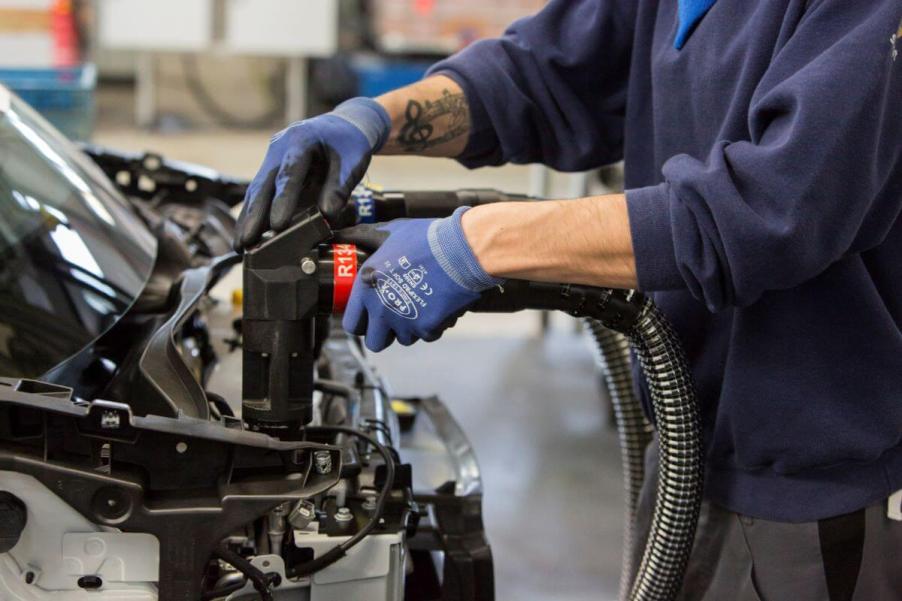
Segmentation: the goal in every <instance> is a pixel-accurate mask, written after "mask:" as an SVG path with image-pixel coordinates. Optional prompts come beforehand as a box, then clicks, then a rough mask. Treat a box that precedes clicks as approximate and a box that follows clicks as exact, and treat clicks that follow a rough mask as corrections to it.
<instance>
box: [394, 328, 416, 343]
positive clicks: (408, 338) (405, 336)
mask: <svg viewBox="0 0 902 601" xmlns="http://www.w3.org/2000/svg"><path fill="white" fill-rule="evenodd" d="M395 337H396V338H397V339H398V343H399V344H400V345H401V346H411V345H412V344H413V343H414V342H416V341H417V340H419V339H420V337H419V336H417V335H416V334H414V333H413V332H409V331H408V332H395Z"/></svg>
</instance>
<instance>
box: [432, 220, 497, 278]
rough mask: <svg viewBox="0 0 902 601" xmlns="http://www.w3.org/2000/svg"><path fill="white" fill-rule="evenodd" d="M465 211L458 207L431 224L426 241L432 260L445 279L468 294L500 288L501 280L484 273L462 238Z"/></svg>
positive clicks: (468, 245)
mask: <svg viewBox="0 0 902 601" xmlns="http://www.w3.org/2000/svg"><path fill="white" fill-rule="evenodd" d="M469 209H470V207H459V208H458V209H457V210H456V211H454V213H453V214H452V215H451V216H450V217H446V218H444V219H436V220H435V221H433V222H432V223H431V224H430V225H429V231H428V232H427V239H428V240H429V249H430V250H431V251H432V254H433V256H435V260H436V261H437V262H438V264H439V266H441V268H442V269H443V270H444V271H445V273H447V274H448V277H450V278H451V279H452V280H453V281H454V282H455V283H456V284H458V285H459V286H461V287H463V288H465V289H467V290H470V291H471V292H482V291H483V290H488V289H489V288H494V287H495V286H499V285H501V284H502V283H503V282H504V280H503V279H501V278H496V277H493V276H491V275H489V274H488V273H486V271H485V270H484V269H483V268H482V265H480V264H479V260H478V259H477V258H476V255H475V254H473V249H472V248H470V244H469V243H468V242H467V239H466V237H465V236H464V230H463V227H462V226H461V218H462V217H463V214H464V213H466V212H467V211H468V210H469Z"/></svg>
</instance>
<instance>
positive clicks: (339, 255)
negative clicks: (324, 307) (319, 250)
mask: <svg viewBox="0 0 902 601" xmlns="http://www.w3.org/2000/svg"><path fill="white" fill-rule="evenodd" d="M355 277H357V247H356V246H355V245H353V244H333V245H332V281H333V282H334V284H333V285H332V312H333V313H343V312H344V310H345V307H346V306H347V304H348V299H349V298H351V287H352V286H353V285H354V278H355Z"/></svg>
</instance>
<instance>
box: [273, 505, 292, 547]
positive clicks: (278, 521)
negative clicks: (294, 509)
mask: <svg viewBox="0 0 902 601" xmlns="http://www.w3.org/2000/svg"><path fill="white" fill-rule="evenodd" d="M290 511H291V505H290V504H289V503H282V504H281V505H279V506H278V507H276V508H275V509H273V510H272V511H270V512H269V516H267V522H268V524H269V529H268V530H267V534H268V535H269V548H270V549H272V550H273V551H275V552H278V551H279V550H280V549H281V548H282V541H283V540H285V533H286V532H288V525H287V524H286V523H285V518H287V517H288V514H289V512H290Z"/></svg>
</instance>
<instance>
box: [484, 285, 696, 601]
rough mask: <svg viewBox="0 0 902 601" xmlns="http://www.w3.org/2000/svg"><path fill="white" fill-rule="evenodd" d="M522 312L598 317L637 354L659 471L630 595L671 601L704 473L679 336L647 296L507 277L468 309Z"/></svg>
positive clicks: (641, 599)
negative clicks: (649, 401) (649, 404)
mask: <svg viewBox="0 0 902 601" xmlns="http://www.w3.org/2000/svg"><path fill="white" fill-rule="evenodd" d="M520 309H546V310H560V311H564V312H566V313H569V314H570V315H573V316H576V317H587V318H592V319H595V320H597V321H598V324H599V325H601V326H604V327H606V328H610V329H612V330H615V331H617V332H620V333H622V334H624V335H625V336H626V337H627V339H628V340H629V341H630V344H631V345H632V347H633V349H634V350H635V351H636V354H637V355H638V357H639V362H640V365H641V366H642V370H643V372H644V373H645V378H646V380H647V381H648V386H649V391H650V393H651V399H652V406H653V409H654V414H655V420H654V421H655V426H656V427H657V430H658V438H659V441H660V474H659V477H658V485H657V496H656V499H655V507H654V514H653V516H652V524H651V530H650V532H649V535H648V540H647V542H646V545H645V551H644V553H643V555H642V561H641V563H640V565H639V569H638V572H637V574H636V577H635V579H634V581H633V582H632V585H631V587H630V593H629V597H628V598H629V600H630V601H672V600H673V599H675V598H676V595H677V593H678V592H679V590H680V586H681V585H682V582H683V574H684V572H685V571H686V565H687V563H688V561H689V554H690V553H691V551H692V544H693V541H694V539H695V528H696V526H697V524H698V514H699V509H700V507H701V499H702V474H703V472H702V450H701V426H700V420H699V412H698V402H697V400H696V397H695V389H694V387H693V385H692V378H691V375H690V372H689V369H688V366H687V364H686V359H685V357H684V355H683V351H682V348H681V347H680V344H679V340H678V339H677V336H676V334H675V333H674V332H673V329H672V328H671V327H670V324H669V323H668V322H667V320H666V319H665V318H664V316H663V315H662V314H661V313H660V311H658V309H657V307H655V305H654V303H653V302H652V301H651V300H650V299H648V298H645V297H643V296H642V295H641V294H639V293H637V292H635V291H631V290H613V289H604V288H592V287H588V286H571V285H560V284H546V283H540V282H525V281H516V280H511V281H508V282H507V283H505V284H504V286H503V287H502V288H499V289H497V290H493V291H491V292H489V293H486V294H485V295H484V296H483V298H482V299H481V300H480V301H478V302H477V303H476V304H475V305H474V307H473V310H475V311H484V312H505V313H509V312H513V311H518V310H520ZM618 352H619V351H618ZM611 357H612V358H613V357H614V355H611ZM632 444H633V443H631V445H632ZM631 452H632V451H631ZM633 467H634V466H633V465H631V466H630V469H632V470H633V472H635V471H636V470H635V469H633ZM628 477H630V479H631V484H630V485H631V486H633V484H634V482H632V477H631V476H628ZM624 588H626V587H625V585H624Z"/></svg>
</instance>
